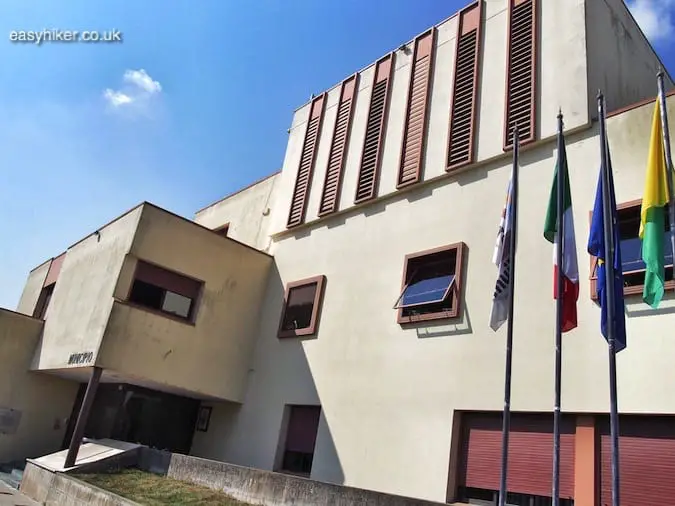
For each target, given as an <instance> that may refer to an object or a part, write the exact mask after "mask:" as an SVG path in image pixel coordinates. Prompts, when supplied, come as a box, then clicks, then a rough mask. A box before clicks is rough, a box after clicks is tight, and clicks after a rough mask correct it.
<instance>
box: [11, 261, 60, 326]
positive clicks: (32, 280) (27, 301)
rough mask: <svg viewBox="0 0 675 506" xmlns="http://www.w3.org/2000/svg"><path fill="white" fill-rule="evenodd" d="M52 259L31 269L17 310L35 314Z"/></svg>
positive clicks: (30, 314)
mask: <svg viewBox="0 0 675 506" xmlns="http://www.w3.org/2000/svg"><path fill="white" fill-rule="evenodd" d="M52 260H53V259H50V260H47V261H46V262H45V263H43V264H41V265H39V266H37V267H36V268H35V269H33V270H32V271H30V273H29V274H28V279H27V280H26V285H25V286H24V287H23V292H21V298H20V299H19V304H18V305H17V307H16V310H17V312H19V313H22V314H27V315H29V316H32V315H33V311H34V310H35V307H36V305H37V302H38V298H39V297H40V292H41V291H42V285H43V284H44V281H45V279H46V278H47V273H48V272H49V266H50V265H51V262H52Z"/></svg>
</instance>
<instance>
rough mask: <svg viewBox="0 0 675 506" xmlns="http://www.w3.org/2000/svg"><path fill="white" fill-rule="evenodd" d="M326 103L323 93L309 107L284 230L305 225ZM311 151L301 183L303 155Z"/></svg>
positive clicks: (325, 94) (325, 95)
mask: <svg viewBox="0 0 675 506" xmlns="http://www.w3.org/2000/svg"><path fill="white" fill-rule="evenodd" d="M327 101H328V93H327V92H323V93H322V94H321V95H319V96H318V97H314V98H313V99H312V103H311V105H310V106H309V117H308V118H307V128H306V129H305V134H304V136H303V141H302V150H301V152H300V161H299V162H298V168H297V170H296V173H295V183H294V184H293V193H292V194H291V203H290V206H289V210H288V219H287V220H286V228H287V229H291V228H294V227H297V226H299V225H302V224H303V223H305V218H306V216H307V206H308V203H309V194H310V192H311V190H312V180H313V178H314V168H315V165H316V159H317V155H318V152H319V143H320V142H321V134H322V129H323V118H324V113H325V111H326V105H327ZM314 120H316V137H315V138H314V140H313V141H312V144H311V146H310V145H309V144H308V142H309V141H310V139H309V135H310V129H311V127H312V122H313V121H314ZM308 150H311V153H309V159H308V165H307V166H306V167H307V177H306V178H304V181H305V182H304V183H302V182H301V179H303V178H301V177H300V176H301V175H302V174H301V170H302V169H303V160H305V154H306V153H307V152H308ZM296 205H297V206H299V207H297V209H299V213H298V214H297V215H296V214H294V211H295V210H296Z"/></svg>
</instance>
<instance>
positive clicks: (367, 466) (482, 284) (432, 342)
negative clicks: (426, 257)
mask: <svg viewBox="0 0 675 506" xmlns="http://www.w3.org/2000/svg"><path fill="white" fill-rule="evenodd" d="M652 111H653V106H652V104H649V105H646V106H643V107H639V108H636V109H634V110H631V111H629V112H626V113H624V114H622V115H620V116H615V117H612V118H610V119H609V120H608V131H609V135H610V143H611V149H612V158H613V162H614V169H615V179H616V192H617V199H618V201H619V202H624V201H629V200H633V199H636V198H639V197H640V196H641V192H642V188H643V184H644V168H645V164H646V160H647V146H648V139H649V135H650V121H651V115H652ZM669 112H670V115H671V116H672V117H675V100H673V99H670V100H669ZM597 131H598V128H597V125H594V126H593V128H592V129H591V130H587V131H583V132H578V133H576V134H574V135H570V136H568V138H567V143H568V144H567V146H568V158H569V167H570V174H571V175H570V177H571V183H572V191H573V201H574V210H575V220H576V223H575V227H576V234H577V247H578V257H579V268H580V278H581V296H580V299H579V304H578V305H579V322H580V323H579V328H578V329H576V330H574V331H573V332H570V333H569V334H566V335H565V338H564V358H563V377H564V380H563V392H562V398H563V409H564V410H565V411H566V412H582V413H584V412H586V413H595V412H606V411H607V410H608V407H609V406H608V399H609V397H608V396H609V393H608V382H607V348H606V343H605V341H604V340H603V338H602V337H601V335H600V333H599V318H600V312H599V308H598V307H597V305H596V304H595V303H594V302H593V301H592V300H591V299H590V293H589V292H590V282H589V280H588V278H589V275H590V262H589V257H588V255H587V253H586V242H587V238H588V232H589V222H588V213H589V211H590V210H591V209H592V206H593V200H594V196H595V185H596V183H597V175H598V167H599V145H598V137H597ZM554 165H555V146H554V143H553V142H550V143H548V144H545V145H542V146H539V147H534V148H531V149H525V150H523V152H522V154H521V167H522V169H521V186H520V197H521V201H520V208H519V211H520V216H521V220H520V231H519V244H518V265H519V266H520V267H518V272H517V276H516V282H517V285H516V286H517V289H516V290H517V294H516V296H517V303H516V320H515V342H514V363H513V368H514V369H513V371H514V373H513V398H512V409H514V410H516V411H543V412H547V411H550V408H551V403H552V392H553V360H554V347H553V337H554V324H555V304H554V301H553V299H552V297H551V291H552V287H551V282H552V281H551V280H552V276H551V272H552V268H551V248H552V246H551V245H550V244H549V243H547V242H546V241H545V240H544V239H543V237H542V227H543V221H544V215H545V210H546V206H547V201H548V190H549V188H550V185H551V180H552V176H553V168H554ZM510 171H511V159H510V158H509V157H508V155H507V156H506V157H505V158H502V159H500V160H496V161H494V162H493V163H490V164H487V165H484V166H480V167H476V168H474V169H473V170H471V171H467V172H466V173H464V174H461V175H457V176H454V177H449V178H447V179H445V180H439V181H437V182H435V183H433V184H429V185H426V186H424V185H423V186H421V187H419V188H416V189H414V190H411V191H409V192H407V193H405V194H403V195H401V196H400V197H397V198H392V199H389V200H388V201H386V202H376V203H373V204H372V205H371V206H369V207H367V208H366V209H365V211H363V212H361V211H360V210H354V211H353V212H352V213H347V214H346V215H345V216H342V217H335V218H333V219H329V220H326V222H325V224H317V225H316V226H313V227H309V229H308V230H304V231H302V232H295V233H289V234H285V235H280V236H278V238H277V240H276V241H275V244H274V248H273V251H274V254H275V261H276V267H277V269H278V271H273V273H272V275H271V276H270V281H269V284H268V291H267V296H266V298H265V302H264V306H263V313H262V314H264V315H265V318H263V319H261V327H260V338H259V339H260V340H259V344H258V347H257V349H256V355H255V360H254V363H253V367H252V368H253V372H252V375H251V380H250V386H249V390H248V393H247V397H246V400H245V402H244V404H243V405H242V406H241V408H239V409H237V410H231V409H230V410H227V409H226V408H217V409H216V410H214V415H213V416H214V420H216V419H217V420H219V421H218V423H213V424H212V426H211V427H210V428H209V432H208V433H204V434H202V435H201V436H200V439H199V440H197V439H196V440H195V441H196V444H195V447H194V448H193V451H194V452H195V453H197V454H200V452H203V453H204V454H209V456H214V455H213V453H217V452H218V453H219V455H218V458H220V459H223V460H226V461H228V462H233V463H237V464H241V465H246V466H253V467H259V468H262V469H273V468H274V461H275V455H276V454H277V452H278V445H279V438H280V435H279V433H280V429H281V427H282V415H283V409H284V405H286V404H320V405H321V408H322V416H321V422H320V427H319V433H318V438H317V443H316V449H315V456H314V464H313V468H312V474H311V477H312V478H313V479H318V480H325V481H330V482H335V483H343V484H346V485H350V486H355V487H362V488H368V489H374V490H380V491H386V492H389V493H395V494H401V495H407V496H413V497H420V498H425V499H429V500H438V501H440V500H445V499H446V488H447V483H448V473H449V469H450V464H449V461H450V451H451V439H452V427H453V413H454V412H455V411H456V410H495V411H499V410H501V408H502V406H503V368H504V339H505V332H506V326H504V327H503V328H502V329H501V330H500V331H499V332H498V333H494V332H492V330H491V329H490V328H489V327H488V320H489V314H490V309H491V304H492V294H493V290H494V285H495V280H496V276H497V269H496V267H495V266H494V265H492V263H491V257H492V252H493V247H494V240H495V235H496V232H497V226H498V221H499V216H500V213H501V210H502V206H503V202H504V196H505V191H506V186H507V182H508V178H509V175H510ZM459 241H463V242H465V243H466V244H467V248H468V255H467V257H466V258H465V265H464V269H465V271H464V275H465V278H464V289H463V310H462V313H461V316H460V317H459V318H457V319H455V320H448V321H445V322H440V323H438V324H434V325H432V324H424V323H421V324H417V325H412V326H408V327H405V328H403V327H401V326H400V325H398V324H397V323H396V314H395V311H393V310H392V309H391V307H392V305H393V304H394V302H395V300H396V298H397V297H398V295H399V290H400V287H401V276H402V271H403V259H404V256H405V255H406V254H408V253H413V252H417V251H421V250H425V249H428V248H433V247H437V246H442V245H446V244H451V243H455V242H459ZM317 274H325V275H326V276H327V283H326V290H325V298H324V302H323V310H322V314H321V322H320V327H319V330H318V334H317V336H316V337H315V338H307V339H284V340H279V339H278V338H277V337H276V332H277V324H278V315H279V313H280V311H281V305H282V298H283V286H284V284H285V283H287V282H289V281H294V280H298V279H302V278H306V277H309V276H313V275H317ZM666 299H667V300H665V301H664V302H663V303H662V309H659V310H658V311H654V310H650V309H649V308H648V307H647V306H646V305H644V304H643V303H642V301H641V298H640V297H639V296H637V297H631V298H629V299H628V301H627V327H628V335H629V344H628V349H627V350H626V351H625V352H622V353H621V354H620V355H619V357H618V370H619V372H618V374H619V406H620V409H621V411H622V412H626V413H672V412H673V411H675V398H674V397H673V396H672V395H670V394H669V392H670V391H671V390H672V389H673V388H674V387H675V372H674V371H673V368H672V365H671V363H670V358H669V357H671V356H672V355H673V354H675V343H674V342H673V341H672V339H670V332H669V330H668V329H671V328H673V325H675V314H674V311H675V298H674V296H673V295H672V294H669V295H668V296H667V297H666ZM221 420H224V421H223V422H221ZM197 441H199V442H198V443H197Z"/></svg>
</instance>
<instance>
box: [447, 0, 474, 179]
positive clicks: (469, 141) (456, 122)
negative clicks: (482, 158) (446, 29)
mask: <svg viewBox="0 0 675 506" xmlns="http://www.w3.org/2000/svg"><path fill="white" fill-rule="evenodd" d="M481 6H482V1H481V2H478V3H477V4H475V5H472V6H470V7H467V8H466V9H463V10H462V11H461V12H460V14H459V27H458V37H457V48H456V51H455V76H454V78H453V84H452V106H451V109H450V137H449V141H448V144H449V145H448V160H447V168H448V170H453V169H457V168H459V167H462V166H464V165H468V164H470V163H473V161H474V153H475V132H476V102H477V100H478V99H477V95H478V65H479V61H480V60H479V55H480V47H481V13H482V8H481Z"/></svg>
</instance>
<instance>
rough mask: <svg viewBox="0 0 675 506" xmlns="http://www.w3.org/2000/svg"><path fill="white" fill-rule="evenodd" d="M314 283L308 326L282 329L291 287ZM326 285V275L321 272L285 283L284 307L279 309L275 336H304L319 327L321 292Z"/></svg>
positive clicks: (311, 333) (321, 302)
mask: <svg viewBox="0 0 675 506" xmlns="http://www.w3.org/2000/svg"><path fill="white" fill-rule="evenodd" d="M315 283H316V292H315V293H314V302H313V303H312V316H311V318H310V323H309V327H307V328H304V329H293V330H284V328H283V327H284V317H285V316H286V309H287V307H288V297H289V294H290V292H291V290H292V289H293V288H298V287H302V286H307V285H312V284H315ZM325 285H326V276H324V275H323V274H321V275H319V276H312V277H311V278H305V279H300V280H298V281H293V282H291V283H287V284H286V291H285V293H284V307H283V308H282V310H281V317H280V318H279V329H278V331H277V337H278V338H280V339H285V338H289V337H304V336H311V335H314V334H315V333H316V332H317V330H318V328H319V320H320V315H321V309H322V307H321V306H322V304H323V292H324V287H325Z"/></svg>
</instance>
